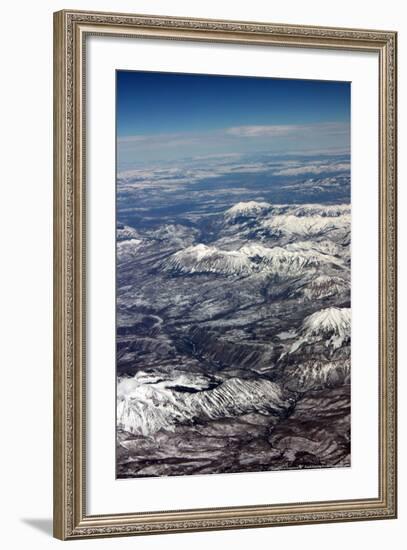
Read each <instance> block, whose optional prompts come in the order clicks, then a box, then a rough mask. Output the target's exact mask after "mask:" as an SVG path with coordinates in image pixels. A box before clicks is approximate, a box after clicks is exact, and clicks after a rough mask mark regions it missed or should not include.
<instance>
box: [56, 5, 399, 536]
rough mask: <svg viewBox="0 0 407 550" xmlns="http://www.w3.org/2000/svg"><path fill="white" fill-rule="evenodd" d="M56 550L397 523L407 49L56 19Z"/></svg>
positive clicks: (320, 33) (240, 31) (125, 20)
mask: <svg viewBox="0 0 407 550" xmlns="http://www.w3.org/2000/svg"><path fill="white" fill-rule="evenodd" d="M54 25H55V28H54V41H55V50H54V51H55V56H54V90H55V94H54V98H55V101H54V128H55V133H54V143H55V149H54V166H55V186H54V207H55V209H54V228H55V230H54V238H55V241H54V250H55V253H54V270H55V278H54V300H55V305H54V312H55V319H54V357H55V361H54V369H55V376H54V457H55V458H54V534H55V536H56V537H57V538H60V539H75V538H85V537H101V536H118V535H136V534H140V535H143V534H154V533H169V532H182V531H203V530H213V529H232V528H248V527H268V526H274V525H289V524H304V523H319V522H334V521H356V520H364V519H366V520H368V519H370V520H371V519H389V518H395V517H396V33H395V32H391V31H379V30H360V29H343V28H322V27H304V26H291V25H280V24H279V25H276V24H271V23H270V24H265V23H248V22H237V21H215V20H205V19H202V20H201V19H199V20H198V19H187V18H185V19H184V18H173V17H162V16H146V15H132V14H110V13H96V12H79V11H60V12H57V13H55V19H54Z"/></svg>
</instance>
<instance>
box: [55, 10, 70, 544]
mask: <svg viewBox="0 0 407 550" xmlns="http://www.w3.org/2000/svg"><path fill="white" fill-rule="evenodd" d="M53 26H54V42H53V70H54V74H53V82H54V92H53V117H54V130H53V139H54V143H53V160H54V172H53V194H54V196H53V210H54V225H53V238H54V257H53V266H54V274H53V294H54V309H53V322H54V328H53V335H54V352H53V362H54V373H53V391H54V404H53V409H54V422H53V440H54V441H53V446H54V458H53V495H54V504H53V534H54V537H56V538H58V539H60V540H65V539H66V492H67V486H66V479H65V472H66V460H65V450H66V447H65V438H66V423H65V407H66V396H65V375H66V373H65V353H64V347H65V338H64V332H65V324H66V321H65V307H64V302H65V278H66V272H65V262H66V258H65V242H66V238H65V234H66V231H65V220H66V208H65V200H64V199H65V197H64V195H65V119H66V108H65V98H66V86H65V79H64V73H65V48H64V44H65V29H64V14H63V12H57V13H54V16H53Z"/></svg>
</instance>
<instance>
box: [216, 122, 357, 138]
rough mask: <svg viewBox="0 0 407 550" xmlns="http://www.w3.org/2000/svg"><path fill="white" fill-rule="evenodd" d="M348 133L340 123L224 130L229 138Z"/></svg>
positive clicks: (237, 127) (344, 125)
mask: <svg viewBox="0 0 407 550" xmlns="http://www.w3.org/2000/svg"><path fill="white" fill-rule="evenodd" d="M348 131H349V125H348V124H347V123H342V122H323V123H319V124H318V123H316V124H268V125H247V126H233V127H231V128H226V129H225V130H224V132H225V134H227V135H229V136H235V137H241V138H262V137H263V138H267V137H281V136H289V135H296V134H306V133H309V132H312V133H314V132H318V133H322V134H329V135H332V134H333V133H335V134H338V133H341V134H342V133H345V132H348Z"/></svg>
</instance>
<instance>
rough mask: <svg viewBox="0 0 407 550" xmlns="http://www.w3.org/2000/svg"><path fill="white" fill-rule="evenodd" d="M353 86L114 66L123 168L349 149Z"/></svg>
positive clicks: (119, 149)
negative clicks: (235, 155)
mask: <svg viewBox="0 0 407 550" xmlns="http://www.w3.org/2000/svg"><path fill="white" fill-rule="evenodd" d="M349 130H350V83H347V82H327V81H312V80H288V79H273V78H256V77H254V78H253V77H238V76H232V77H230V76H213V75H192V74H174V73H154V72H139V71H117V140H118V147H117V149H118V165H119V169H120V167H121V166H122V167H131V166H132V165H133V164H134V165H138V164H140V163H143V162H146V161H147V162H159V161H176V160H179V159H181V158H185V157H194V156H204V155H212V154H218V155H219V154H230V153H238V154H248V153H255V152H269V153H273V152H275V153H279V152H287V153H290V152H295V151H311V150H312V151H316V152H318V151H321V152H323V151H326V150H343V151H348V150H349V141H350V131H349Z"/></svg>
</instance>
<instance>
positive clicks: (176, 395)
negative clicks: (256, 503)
mask: <svg viewBox="0 0 407 550" xmlns="http://www.w3.org/2000/svg"><path fill="white" fill-rule="evenodd" d="M175 383H176V384H177V385H178V386H182V385H185V380H184V379H183V377H182V376H181V377H180V378H179V379H175V380H173V381H172V382H171V383H170V384H169V383H168V382H167V381H158V382H155V383H151V382H150V383H149V381H148V380H145V379H144V380H143V379H141V380H140V379H137V377H134V378H132V379H123V380H122V381H120V382H119V384H118V387H117V422H118V426H119V427H120V428H123V429H124V430H126V431H129V432H132V433H135V434H142V435H151V434H154V433H155V432H157V431H159V430H170V431H174V430H175V427H176V425H177V424H185V423H190V422H194V421H207V420H214V419H219V418H233V417H235V416H238V415H242V414H247V413H250V412H258V413H263V414H283V413H284V411H285V410H286V409H287V408H289V407H290V406H291V405H292V402H291V400H290V399H288V398H286V397H285V396H284V394H283V391H282V389H281V387H280V386H279V385H277V384H275V383H274V382H270V381H269V380H262V379H259V380H243V379H240V378H231V379H229V380H226V381H225V382H223V383H222V384H220V385H219V386H217V387H216V388H215V389H209V390H206V391H205V390H202V391H198V392H196V393H187V392H179V391H177V390H174V384H175ZM171 386H173V387H171ZM198 386H199V384H198Z"/></svg>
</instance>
